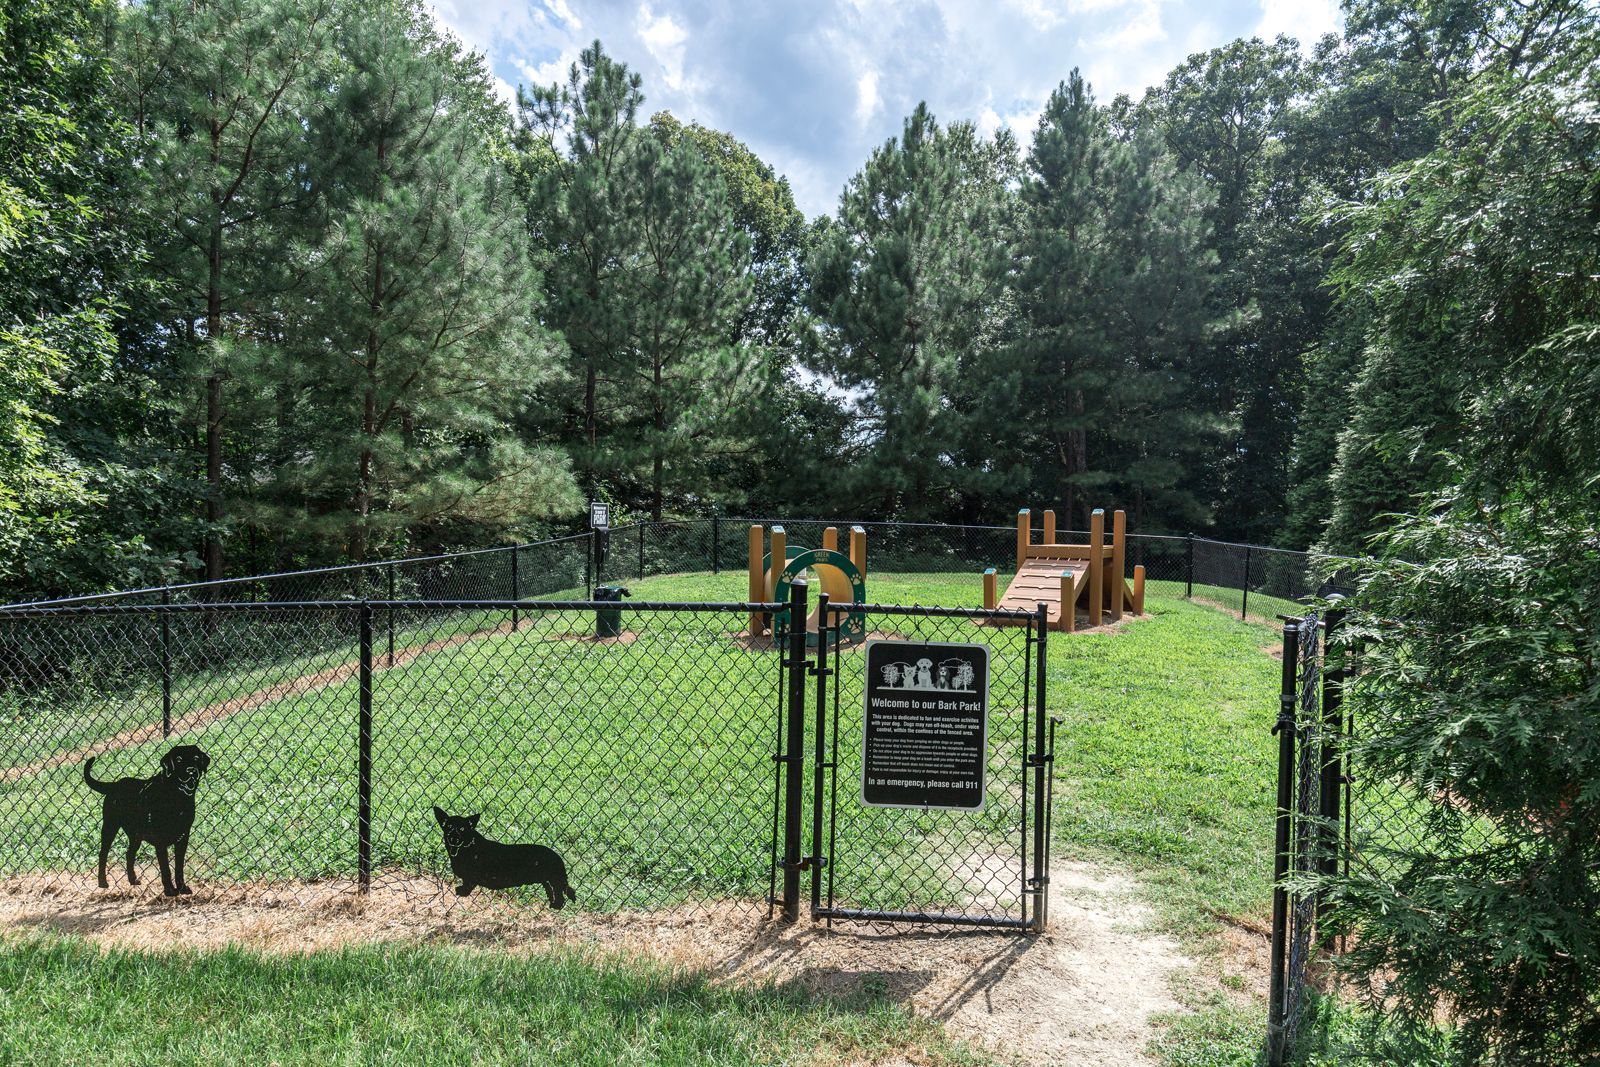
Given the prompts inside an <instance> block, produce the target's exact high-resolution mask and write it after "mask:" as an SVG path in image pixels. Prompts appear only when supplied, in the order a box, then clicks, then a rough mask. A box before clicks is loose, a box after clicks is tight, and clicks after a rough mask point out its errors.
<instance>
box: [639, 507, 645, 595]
mask: <svg viewBox="0 0 1600 1067" xmlns="http://www.w3.org/2000/svg"><path fill="white" fill-rule="evenodd" d="M639 580H640V581H643V580H644V523H642V522H641V523H640V524H639Z"/></svg>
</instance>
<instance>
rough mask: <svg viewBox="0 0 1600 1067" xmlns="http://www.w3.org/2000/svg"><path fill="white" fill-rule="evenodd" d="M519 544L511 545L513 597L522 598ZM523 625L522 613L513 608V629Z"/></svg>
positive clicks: (515, 598)
mask: <svg viewBox="0 0 1600 1067" xmlns="http://www.w3.org/2000/svg"><path fill="white" fill-rule="evenodd" d="M518 549H519V546H517V545H512V546H511V599H512V600H521V599H522V575H521V574H520V573H519V572H518V570H517V555H518ZM521 626H522V613H521V612H520V611H518V610H517V609H516V608H512V609H511V629H512V630H513V631H515V630H517V629H518V628H520V627H521Z"/></svg>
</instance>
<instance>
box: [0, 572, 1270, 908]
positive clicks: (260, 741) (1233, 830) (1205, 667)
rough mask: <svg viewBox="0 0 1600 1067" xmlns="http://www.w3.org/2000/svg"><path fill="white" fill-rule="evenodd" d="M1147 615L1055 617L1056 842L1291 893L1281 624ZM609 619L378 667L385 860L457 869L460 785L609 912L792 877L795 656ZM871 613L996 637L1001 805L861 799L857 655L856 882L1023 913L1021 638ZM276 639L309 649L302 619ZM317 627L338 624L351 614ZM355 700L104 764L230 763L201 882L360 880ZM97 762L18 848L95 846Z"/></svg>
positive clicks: (659, 621)
mask: <svg viewBox="0 0 1600 1067" xmlns="http://www.w3.org/2000/svg"><path fill="white" fill-rule="evenodd" d="M743 581H744V576H743V575H742V574H737V573H725V574H722V575H720V576H711V575H706V574H694V575H679V576H666V577H661V578H654V579H647V580H646V581H643V582H635V583H633V589H634V594H635V597H636V598H638V599H651V600H666V601H671V600H685V601H691V600H694V601H703V600H728V601H732V600H737V599H739V596H740V592H741V589H740V587H741V585H742V583H743ZM869 593H870V598H871V599H873V600H876V601H881V602H894V603H920V604H935V605H946V606H971V605H974V604H975V603H976V602H977V601H978V599H979V596H980V580H979V577H978V576H977V575H975V574H973V575H965V574H963V575H870V576H869ZM1148 608H1149V611H1150V616H1149V617H1148V618H1147V619H1144V620H1139V621H1136V622H1132V623H1130V624H1129V625H1127V626H1126V627H1125V628H1124V629H1123V630H1121V631H1120V632H1117V633H1105V634H1075V635H1058V634H1052V635H1050V639H1049V643H1048V648H1049V710H1050V711H1051V712H1052V713H1053V714H1055V715H1058V716H1060V717H1061V718H1062V719H1063V720H1064V722H1063V725H1062V727H1061V730H1060V733H1059V736H1058V746H1059V747H1058V751H1057V759H1056V803H1055V820H1054V826H1055V848H1056V852H1057V854H1058V855H1080V856H1081V855H1092V856H1100V857H1106V858H1112V859H1116V860H1119V861H1122V862H1125V863H1130V862H1131V863H1132V864H1133V865H1134V866H1135V867H1137V868H1138V869H1139V870H1140V872H1141V873H1142V874H1144V876H1145V877H1146V879H1147V881H1148V882H1149V883H1150V884H1151V885H1152V886H1153V887H1154V888H1155V889H1156V890H1157V891H1158V893H1159V896H1160V898H1161V899H1162V900H1163V901H1164V902H1165V903H1166V904H1168V905H1169V906H1170V915H1171V917H1172V918H1173V919H1174V920H1175V921H1176V922H1177V923H1178V924H1179V925H1180V926H1183V927H1185V928H1190V929H1198V928H1200V927H1201V926H1203V924H1204V923H1205V922H1206V921H1207V920H1206V915H1207V913H1208V912H1209V911H1212V910H1220V911H1224V912H1244V913H1253V912H1259V911H1260V910H1261V908H1262V907H1263V906H1264V904H1265V902H1266V900H1267V891H1268V880H1269V877H1270V855H1269V852H1268V848H1269V846H1268V842H1269V840H1270V837H1269V834H1270V827H1271V811H1272V795H1271V794H1272V790H1271V775H1272V767H1273V764H1272V753H1273V746H1272V744H1271V741H1270V738H1269V736H1268V733H1267V730H1268V727H1269V725H1270V722H1271V717H1272V708H1273V706H1274V705H1273V694H1274V692H1275V686H1276V676H1277V666H1276V663H1275V661H1274V660H1273V659H1272V658H1271V657H1270V656H1269V655H1268V654H1266V653H1265V652H1264V651H1263V648H1264V646H1267V645H1268V644H1269V643H1270V642H1271V641H1272V640H1273V637H1274V635H1273V633H1272V631H1271V630H1269V629H1267V628H1265V627H1261V626H1257V625H1252V624H1246V623H1240V622H1238V621H1236V620H1232V619H1229V618H1227V617H1226V616H1225V615H1223V614H1221V613H1219V612H1217V611H1215V610H1213V609H1211V608H1207V607H1204V606H1198V605H1194V604H1190V603H1186V602H1184V601H1182V600H1180V599H1171V598H1167V597H1162V596H1153V597H1152V598H1151V599H1150V602H1149V604H1148ZM497 621H501V620H498V619H494V618H490V617H489V616H487V615H485V614H483V613H474V614H473V615H471V616H467V615H464V614H455V615H439V616H433V617H428V618H413V619H410V620H406V621H405V622H404V624H403V625H402V626H401V627H400V628H399V631H398V634H397V647H400V648H405V647H407V646H409V645H414V644H420V643H422V642H424V641H428V640H437V639H441V638H449V637H452V636H463V635H468V634H471V633H472V632H473V631H475V630H480V629H483V628H486V627H488V626H490V625H493V624H494V623H495V622H497ZM591 625H592V618H591V617H590V616H588V615H585V614H581V613H572V612H552V613H548V614H545V615H543V616H540V617H535V618H531V619H527V620H525V622H524V628H523V629H522V630H521V631H519V632H517V633H516V634H493V635H488V636H479V637H476V638H473V639H471V640H468V641H466V642H465V643H462V644H460V645H458V646H456V647H452V648H447V649H443V650H440V651H435V652H431V653H429V654H427V655H425V656H422V657H420V658H418V659H417V660H416V661H415V662H413V663H410V664H407V665H404V666H401V667H397V668H395V669H393V670H390V671H380V672H378V674H377V675H376V679H375V683H374V707H375V711H374V724H373V752H374V767H373V775H374V802H373V804H374V807H373V813H374V814H373V818H374V822H373V841H374V860H375V863H376V864H377V866H378V868H379V876H380V878H381V877H383V876H384V874H385V873H386V872H399V871H424V872H433V873H442V872H443V871H444V869H445V862H444V856H443V854H442V850H441V847H440V844H439V836H438V831H437V828H436V826H435V824H434V822H433V819H432V816H431V806H432V805H433V804H435V803H437V804H440V805H442V806H444V807H445V808H446V809H447V810H451V811H455V812H480V811H481V812H483V815H484V821H483V823H482V829H483V830H484V831H485V832H486V833H488V834H489V835H490V836H495V837H502V838H504V839H532V840H540V841H545V842H548V843H551V844H554V845H556V846H557V847H559V848H560V849H561V850H562V851H563V852H564V853H565V854H566V855H567V857H568V863H569V866H570V867H572V868H573V875H574V877H573V881H574V883H575V884H576V885H577V886H578V887H579V890H580V894H581V902H582V903H583V904H584V905H585V906H588V907H597V908H602V909H609V908H622V907H638V906H649V905H657V904H663V903H672V902H675V901H678V900H687V899H706V898H718V897H759V896H761V895H762V894H764V893H765V892H766V891H767V887H768V884H769V870H768V866H767V855H768V849H769V848H770V845H771V836H772V811H773V808H772V793H773V784H774V778H773V764H772V760H771V756H772V753H773V750H774V744H775V740H776V737H775V735H776V730H777V718H776V711H777V692H778V665H777V660H778V657H777V656H776V655H775V654H774V653H773V652H771V651H770V650H764V649H751V648H749V647H746V645H745V644H743V643H742V642H740V641H739V640H737V639H736V634H735V631H737V630H739V629H741V627H742V619H741V617H739V616H735V615H713V614H697V615H693V616H690V615H672V616H663V615H652V614H649V613H644V612H629V613H628V614H627V625H628V627H629V628H630V630H631V631H633V632H634V634H635V635H636V639H634V640H632V641H631V643H625V644H615V645H599V644H595V643H593V642H589V641H581V640H574V639H572V637H571V635H572V634H573V633H587V632H588V631H589V629H590V627H591ZM870 625H871V626H872V627H873V628H874V630H877V631H880V632H881V631H884V630H899V631H900V632H902V633H905V634H908V635H911V634H914V635H916V636H919V637H927V638H930V639H939V640H957V641H962V640H965V641H982V642H984V643H988V644H990V645H991V646H992V647H993V648H994V650H995V652H994V654H995V656H996V663H995V666H994V668H993V673H994V678H995V680H996V687H995V693H994V696H993V700H992V704H993V709H994V711H993V714H992V725H991V735H992V740H993V744H992V746H991V749H992V760H991V769H990V789H989V803H988V805H987V807H986V810H985V811H984V812H983V813H982V814H980V815H976V816H973V815H966V814H955V813H921V812H899V811H884V810H882V809H870V810H869V809H863V808H861V807H860V806H859V805H858V804H857V803H855V801H854V799H853V798H854V790H855V782H856V778H855V774H856V773H858V772H857V768H858V766H859V748H858V742H859V725H858V724H859V702H860V696H859V694H860V676H859V671H858V669H857V668H855V667H854V666H853V663H854V662H858V660H856V659H855V656H856V655H857V654H855V653H851V652H846V653H845V654H844V655H843V656H842V658H841V660H840V667H841V675H840V687H841V689H840V699H839V709H840V732H839V738H838V741H839V744H840V751H839V766H840V771H839V782H838V787H839V795H840V801H839V804H838V806H837V811H838V813H839V821H838V825H837V832H838V837H837V840H836V841H835V849H836V853H837V855H838V856H840V857H841V860H842V862H841V863H840V864H839V865H838V867H837V870H836V876H837V878H838V879H839V884H838V886H837V888H838V890H839V892H840V895H841V901H840V902H841V903H849V904H859V905H864V906H874V907H911V906H916V907H941V906H952V907H953V906H959V905H961V904H962V903H963V897H965V898H966V903H968V904H969V905H970V904H974V903H976V905H978V906H982V907H985V908H989V909H993V910H1009V909H1010V908H1012V907H1013V906H1014V905H1015V904H1016V897H1017V888H1016V886H1015V884H1014V882H1013V880H1011V879H1009V878H1008V877H1005V876H1003V875H1004V872H1003V871H1002V872H1001V875H999V876H997V874H996V872H995V871H994V870H993V869H992V866H991V868H989V869H984V870H980V871H976V872H975V871H973V870H972V869H971V868H972V861H973V860H975V859H981V858H982V854H983V853H985V852H987V853H990V854H998V855H999V856H1001V857H1002V858H1001V860H1000V861H998V862H1000V864H1001V866H1002V867H1004V866H1006V865H1009V864H1011V863H1013V862H1014V861H1015V860H1016V859H1017V853H1018V852H1019V851H1020V849H1021V848H1022V847H1023V846H1022V844H1021V843H1020V842H1017V843H1016V845H1015V847H1013V838H1012V836H1011V835H1009V834H1007V833H1006V832H1005V831H1006V829H1007V828H1008V827H1011V826H1016V825H1019V820H1020V810H1019V805H1020V803H1021V796H1020V792H1021V788H1022V786H1021V774H1020V767H1019V766H1018V760H1019V758H1020V754H1021V751H1022V730H1023V729H1024V728H1025V726H1026V724H1025V722H1024V721H1023V719H1022V717H1021V714H1020V705H1021V700H1022V698H1021V695H1020V690H1021V680H1022V662H1021V660H1022V658H1023V647H1022V645H1023V642H1022V640H1021V638H1022V631H1020V630H1001V631H996V630H991V629H987V628H979V627H976V626H973V625H970V624H967V623H964V622H957V621H951V620H937V621H929V620H916V619H891V618H888V617H876V618H874V619H873V620H872V621H871V623H870ZM381 632H382V630H381V624H380V633H381ZM274 633H275V634H276V636H277V637H278V638H279V639H280V640H284V641H285V643H287V644H288V645H289V647H290V649H291V651H292V650H293V649H294V648H295V647H296V644H297V642H296V641H295V640H294V635H293V632H292V631H289V632H285V631H283V630H281V629H279V630H275V631H274ZM256 640H257V641H258V643H264V642H265V637H264V636H262V637H258V638H257V639H256ZM305 640H310V638H309V637H307V638H305ZM318 640H319V641H321V642H322V644H323V645H324V646H328V645H330V644H331V642H330V641H328V640H327V639H326V636H325V635H324V636H323V637H319V638H318ZM381 644H382V642H381V641H380V645H381ZM185 647H187V645H185ZM380 650H381V649H380ZM349 653H350V650H349V649H347V648H344V647H342V646H336V645H334V646H332V647H326V648H325V650H324V651H321V652H318V653H317V654H315V655H307V656H300V657H295V658H293V659H291V660H289V661H287V662H285V663H282V664H280V665H277V666H274V667H271V668H268V667H267V666H264V665H262V663H261V661H260V659H259V658H257V659H255V660H253V661H252V665H251V666H249V667H247V668H246V669H243V670H241V671H238V672H236V673H235V674H231V675H230V674H228V673H226V672H225V671H224V670H223V669H222V666H221V665H217V666H214V667H211V668H209V669H208V673H207V674H205V675H204V677H203V678H202V677H188V678H185V679H184V680H183V681H182V683H181V684H180V685H178V686H176V687H175V689H174V714H175V716H177V717H179V718H181V717H182V715H183V714H184V713H185V712H187V711H189V710H192V709H193V708H194V707H195V706H196V704H201V703H204V702H215V701H217V700H220V699H226V698H229V697H233V696H237V695H240V694H242V693H247V692H252V691H255V690H256V689H259V688H260V687H262V686H265V685H268V684H272V683H274V682H279V681H282V680H283V679H284V678H287V677H295V676H297V675H299V674H303V673H312V672H314V671H317V670H322V669H326V668H327V667H329V666H334V665H337V664H340V663H345V662H348V657H349ZM356 695H357V686H356V681H355V679H353V678H350V679H346V680H341V681H337V682H335V683H334V684H330V685H324V686H322V687H320V688H315V689H311V690H309V691H306V692H302V693H298V694H293V695H288V696H284V697H282V698H280V699H275V700H273V701H271V702H269V703H266V704H265V705H264V706H261V707H259V708H255V709H253V710H249V711H245V712H242V713H240V714H237V715H235V716H233V717H230V718H227V719H224V720H221V721H219V722H216V723H214V724H212V725H210V726H208V727H205V728H202V729H198V730H194V731H190V732H188V733H180V734H176V735H174V736H173V737H172V738H171V740H170V741H160V740H154V741H150V742H147V743H145V744H141V745H135V746H133V747H131V748H127V749H125V750H122V751H119V752H115V753H108V754H107V755H105V756H103V757H101V759H100V760H99V761H98V762H97V771H98V773H99V774H100V776H102V777H111V776H115V775H121V774H145V773H149V769H150V768H152V767H153V766H154V765H155V762H156V760H157V759H158V758H159V755H160V753H161V752H162V751H164V750H165V748H166V747H167V745H168V744H175V743H185V742H192V743H198V744H201V745H202V746H204V747H205V748H206V749H207V750H208V751H209V752H210V753H211V755H212V757H213V760H214V763H213V767H212V772H211V774H210V775H209V776H208V778H207V780H206V782H205V784H204V786H203V790H202V795H201V809H200V827H201V829H199V830H197V832H196V834H195V844H194V847H193V850H192V852H191V864H192V867H193V869H194V870H195V872H196V879H197V880H203V879H206V878H215V879H259V878H272V877H297V878H322V877H349V876H350V875H351V874H352V872H353V871H354V867H355V842H356V825H355V823H356V806H355V796H354V766H353V765H354V760H355V751H356V748H355V733H356V728H357V718H356V715H357V705H356ZM122 708H123V712H124V715H123V717H122V718H120V719H116V720H113V722H114V723H115V724H116V725H114V726H110V727H108V728H105V729H104V730H103V734H102V735H104V734H109V733H114V732H116V730H117V729H124V728H126V725H127V724H129V723H130V722H132V721H135V720H137V721H141V722H149V721H150V720H151V717H152V716H155V717H157V718H158V716H159V703H158V698H155V697H153V696H152V695H151V694H148V693H147V694H145V696H144V697H143V698H142V699H141V700H137V701H133V702H131V703H124V704H123V705H122ZM84 721H85V720H82V719H69V720H68V723H69V725H68V727H67V732H68V733H69V734H70V735H71V737H72V738H73V743H80V742H81V739H82V733H83V730H84ZM102 726H107V724H105V723H102ZM29 736H30V742H29V745H28V746H23V747H22V749H21V751H20V755H21V756H22V758H20V759H19V758H17V757H15V756H14V757H12V759H11V762H13V763H14V764H15V763H23V762H27V760H28V759H30V758H35V757H36V753H37V751H38V749H39V748H40V747H44V748H47V749H49V750H51V751H59V750H60V748H61V747H64V746H62V745H61V743H60V742H59V741H58V742H56V743H55V745H56V747H55V748H50V745H49V744H48V743H45V744H43V745H41V742H39V741H38V739H37V737H38V735H37V733H35V734H32V735H29ZM810 743H811V738H810V736H809V732H808V738H807V744H808V747H809V745H810ZM30 746H31V747H30ZM80 773H81V771H80V767H79V766H78V765H77V764H72V765H70V766H61V767H57V768H51V769H48V770H45V771H42V772H39V773H37V774H32V775H27V776H24V777H23V778H21V779H20V780H18V781H15V782H11V783H0V834H3V835H4V837H3V839H4V840H6V841H8V842H11V843H12V844H11V846H10V847H9V848H8V849H7V850H6V851H5V853H4V856H3V858H0V869H3V870H5V871H8V872H18V871H25V870H37V869H47V870H86V869H88V868H90V867H91V866H92V863H93V860H94V848H95V833H94V826H95V823H96V817H95V812H96V802H97V800H98V798H97V797H96V796H95V795H94V794H92V793H90V792H89V791H88V789H87V788H85V787H84V786H83V784H82V782H81V780H80V778H79V775H80ZM808 793H809V790H808ZM1029 800H1030V802H1031V797H1030V798H1029ZM808 825H809V819H808ZM149 866H150V864H149V863H148V857H147V863H146V868H147V870H148V868H149Z"/></svg>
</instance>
